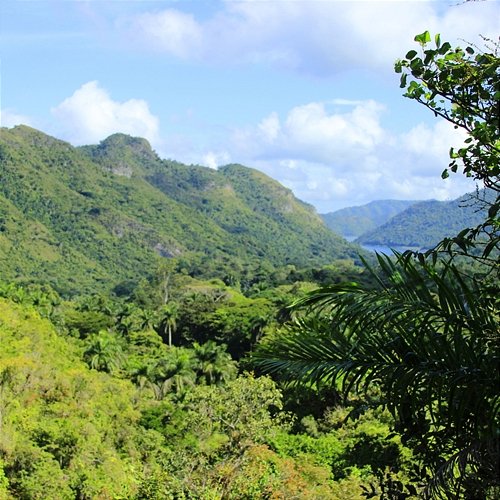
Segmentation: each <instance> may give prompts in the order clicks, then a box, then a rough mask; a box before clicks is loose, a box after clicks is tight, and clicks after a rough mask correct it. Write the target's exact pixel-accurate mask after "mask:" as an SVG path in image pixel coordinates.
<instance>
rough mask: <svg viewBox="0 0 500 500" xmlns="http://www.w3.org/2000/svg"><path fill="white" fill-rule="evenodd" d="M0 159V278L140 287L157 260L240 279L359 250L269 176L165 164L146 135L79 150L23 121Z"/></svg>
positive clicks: (62, 287)
mask: <svg viewBox="0 0 500 500" xmlns="http://www.w3.org/2000/svg"><path fill="white" fill-rule="evenodd" d="M0 160H1V161H0V178H1V182H0V262H1V265H2V271H3V274H2V277H3V278H4V279H12V280H20V281H22V280H26V278H27V277H28V276H29V277H30V278H29V279H30V281H37V282H39V283H50V284H51V285H52V286H54V287H55V288H56V289H57V290H58V291H60V292H62V293H64V294H67V295H68V294H74V293H79V292H81V291H83V290H95V289H107V290H109V289H111V288H112V287H113V286H116V285H119V284H120V283H123V282H134V281H135V282H137V281H138V280H140V279H141V278H143V277H144V276H148V275H150V274H151V273H152V271H153V270H154V269H155V268H156V267H157V266H158V262H159V261H161V259H162V258H167V259H168V258H172V257H175V258H177V259H178V261H179V262H180V264H179V265H180V267H181V268H183V269H184V270H185V272H186V273H188V274H191V275H193V276H205V277H219V278H222V279H225V280H226V281H234V280H241V279H247V278H248V277H249V276H254V275H256V274H258V273H259V272H260V271H259V270H262V269H263V270H265V271H266V272H268V271H270V270H272V269H274V268H276V267H279V266H283V265H287V264H289V265H293V266H297V267H307V266H314V265H322V264H328V263H331V262H332V261H333V260H334V259H343V258H350V259H357V255H358V253H359V251H360V250H359V247H357V246H355V245H350V244H348V243H347V242H346V241H345V240H343V239H342V238H340V237H338V236H336V235H335V234H333V233H332V232H331V231H329V230H328V229H327V228H326V227H325V225H324V224H323V222H322V220H321V218H320V217H319V216H318V215H317V214H316V212H315V211H314V209H313V208H312V207H310V206H308V205H306V204H304V203H302V202H300V201H299V200H297V199H296V198H295V197H294V196H293V194H292V193H291V191H290V190H288V189H286V188H284V187H283V186H281V185H280V184H279V183H277V182H276V181H274V180H272V179H270V178H269V177H267V176H265V175H264V174H262V173H260V172H257V171H255V170H252V169H249V168H246V167H243V166H240V165H228V166H226V167H223V168H221V169H220V170H218V171H216V170H212V169H209V168H205V167H199V166H187V165H182V164H180V163H177V162H174V161H165V160H161V159H160V158H159V157H158V156H157V155H156V154H155V153H154V151H153V150H152V149H151V147H150V146H149V144H148V142H147V141H146V140H144V139H139V138H132V137H129V136H126V135H123V134H116V135H113V136H111V137H109V138H108V139H106V140H105V141H103V142H102V143H101V144H99V145H97V146H84V147H80V148H75V147H73V146H71V145H70V144H68V143H66V142H63V141H60V140H57V139H55V138H53V137H49V136H47V135H45V134H43V133H42V132H39V131H37V130H34V129H32V128H29V127H26V126H18V127H15V128H13V129H2V132H1V134H0Z"/></svg>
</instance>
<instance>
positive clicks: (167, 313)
mask: <svg viewBox="0 0 500 500" xmlns="http://www.w3.org/2000/svg"><path fill="white" fill-rule="evenodd" d="M159 316H160V323H159V325H158V327H159V330H160V332H159V333H160V334H163V337H164V338H165V336H166V337H167V344H168V345H169V346H171V345H172V333H173V332H175V330H176V328H177V318H178V317H179V306H178V304H176V303H175V302H170V303H168V304H165V305H164V306H163V307H162V308H161V310H160V312H159Z"/></svg>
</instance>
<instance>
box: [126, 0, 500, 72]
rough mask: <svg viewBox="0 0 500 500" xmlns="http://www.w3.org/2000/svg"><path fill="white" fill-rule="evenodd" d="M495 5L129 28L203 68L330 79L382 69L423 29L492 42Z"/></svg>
mask: <svg viewBox="0 0 500 500" xmlns="http://www.w3.org/2000/svg"><path fill="white" fill-rule="evenodd" d="M498 15H499V7H498V4H497V3H496V2H480V5H478V4H477V3H476V2H467V3H465V4H461V5H456V4H453V3H451V4H450V5H443V3H442V2H407V1H404V2H403V1H401V2H394V1H393V2H388V1H385V2H381V1H363V2H321V1H316V2H310V1H294V2H290V1H280V0H275V1H273V2H256V1H246V2H233V1H227V2H225V3H223V4H222V7H221V8H220V9H219V10H218V11H217V12H216V13H215V14H213V15H212V17H209V18H207V19H203V20H201V19H195V18H194V17H193V16H192V15H190V14H185V13H183V12H182V11H180V10H176V9H167V10H163V11H159V12H149V13H145V14H140V15H138V16H137V17H136V18H134V19H133V20H131V21H130V22H129V28H130V31H131V32H133V33H134V34H135V37H136V39H137V38H139V39H140V40H142V41H144V42H145V43H147V44H149V45H150V46H152V47H154V48H155V49H157V50H160V51H163V52H165V53H167V54H170V55H173V56H176V57H182V58H196V59H201V60H203V61H208V62H221V61H223V62H228V61H229V62H235V63H241V62H265V63H268V64H271V65H278V66H281V67H287V68H290V69H293V70H297V71H301V72H306V73H311V74H316V75H331V74H334V73H336V72H338V71H345V70H346V69H347V68H352V67H361V68H372V69H373V68H380V67H384V68H388V67H390V66H392V64H393V61H394V59H395V58H397V57H399V56H400V55H401V51H404V50H405V48H409V47H411V46H412V45H413V35H415V34H416V33H419V32H422V31H424V30H426V29H429V30H430V31H432V32H434V33H435V32H440V33H441V34H442V35H443V39H450V41H452V42H453V43H457V42H458V37H460V38H461V39H462V38H463V39H465V40H468V41H472V42H474V41H477V40H478V35H479V34H481V35H485V36H489V37H492V38H496V37H497V36H498Z"/></svg>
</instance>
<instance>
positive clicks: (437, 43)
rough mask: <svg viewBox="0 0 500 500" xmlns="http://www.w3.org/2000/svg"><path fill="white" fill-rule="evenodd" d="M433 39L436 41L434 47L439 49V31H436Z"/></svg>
mask: <svg viewBox="0 0 500 500" xmlns="http://www.w3.org/2000/svg"><path fill="white" fill-rule="evenodd" d="M434 41H435V42H436V47H437V48H438V49H439V46H440V45H441V35H440V34H439V33H436V36H435V37H434Z"/></svg>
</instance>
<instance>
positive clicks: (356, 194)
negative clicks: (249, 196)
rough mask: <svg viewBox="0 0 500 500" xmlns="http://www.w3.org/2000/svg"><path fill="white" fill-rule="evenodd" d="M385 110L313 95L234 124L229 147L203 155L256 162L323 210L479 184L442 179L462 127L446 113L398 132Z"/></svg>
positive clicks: (456, 191)
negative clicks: (389, 126)
mask: <svg viewBox="0 0 500 500" xmlns="http://www.w3.org/2000/svg"><path fill="white" fill-rule="evenodd" d="M339 103H340V104H339ZM383 115H384V106H382V105H381V104H380V103H377V102H375V101H373V100H367V101H357V102H352V103H349V102H347V101H338V100H336V101H335V100H334V101H329V102H311V103H307V104H304V105H300V106H296V107H294V108H292V109H290V110H289V111H288V112H287V113H286V114H285V115H284V116H282V117H280V116H279V114H278V113H277V112H272V113H270V114H269V115H268V116H266V117H263V118H262V120H261V121H260V122H259V123H257V124H255V125H249V126H248V127H245V128H240V129H235V130H233V131H232V134H231V135H230V136H228V137H227V138H226V140H225V143H224V148H225V151H226V153H225V154H224V155H219V156H218V157H217V156H215V155H210V156H206V155H204V154H203V153H202V152H200V155H199V158H200V162H201V163H204V164H207V163H208V162H207V161H206V160H207V159H210V166H211V167H215V166H217V165H222V164H224V163H227V162H228V161H234V162H240V163H244V164H246V165H248V166H253V167H256V168H258V169H260V170H262V171H264V172H265V173H267V174H268V175H270V176H271V177H273V178H275V179H277V180H278V181H280V182H282V183H283V184H284V185H286V186H287V187H289V188H291V189H292V190H293V191H294V193H295V194H296V195H297V196H298V197H299V198H301V199H303V200H305V201H308V202H309V203H312V204H313V205H315V206H316V207H317V208H318V210H319V211H320V212H328V211H332V210H335V209H337V208H340V207H342V206H346V205H357V204H363V203H367V202H369V201H371V200H373V199H388V198H395V199H430V198H436V199H440V200H445V199H452V198H455V197H458V196H460V195H461V194H463V193H464V192H466V191H468V190H473V189H474V185H473V184H472V183H471V182H470V181H469V180H467V179H465V178H463V176H460V175H458V174H457V175H455V176H453V175H452V176H451V177H450V179H448V180H446V181H443V180H441V179H440V174H441V172H442V171H443V170H444V169H445V168H446V167H447V165H448V151H449V148H450V146H455V147H456V146H460V145H461V144H462V143H463V140H464V139H465V136H464V134H463V133H461V132H460V131H457V130H455V129H454V128H453V126H452V125H451V124H449V123H447V122H445V121H436V122H435V123H434V124H433V125H431V126H429V125H426V124H422V123H421V124H417V125H416V126H414V127H412V128H411V129H410V130H408V131H404V132H400V133H395V132H391V131H389V130H388V129H386V128H384V125H383ZM203 160H205V161H203Z"/></svg>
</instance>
